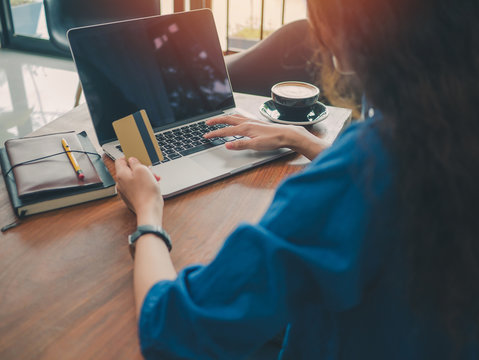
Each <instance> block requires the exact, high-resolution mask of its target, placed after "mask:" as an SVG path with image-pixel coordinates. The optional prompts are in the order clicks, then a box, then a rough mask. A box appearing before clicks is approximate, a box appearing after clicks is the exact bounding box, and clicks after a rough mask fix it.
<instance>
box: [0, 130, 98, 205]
mask: <svg viewBox="0 0 479 360" xmlns="http://www.w3.org/2000/svg"><path fill="white" fill-rule="evenodd" d="M62 139H65V140H66V141H67V143H68V144H69V145H70V149H71V150H72V154H73V155H74V157H75V159H76V160H77V162H78V164H79V166H80V168H81V170H82V171H83V174H84V176H85V177H84V179H83V180H82V179H79V178H78V176H77V174H76V172H75V170H74V168H73V166H72V164H71V162H70V160H69V158H68V156H67V154H66V152H65V150H64V149H63V146H62V142H61V141H62ZM5 150H6V152H7V155H8V159H9V160H10V164H11V166H12V168H13V169H12V171H13V176H14V177H15V183H16V186H17V192H18V196H19V197H20V198H25V197H30V196H37V195H41V194H43V193H51V192H55V191H65V190H68V189H74V188H79V187H94V186H100V185H102V181H101V179H100V177H99V176H98V173H97V171H96V169H95V167H94V166H93V164H92V162H91V160H90V158H89V157H88V155H87V154H84V153H79V152H75V150H78V151H83V147H82V145H81V143H80V141H79V139H78V137H77V134H76V133H75V132H65V133H55V134H49V135H43V136H35V137H25V138H20V139H11V140H7V141H6V142H5ZM55 154H56V155H55ZM52 155H53V156H52ZM43 157H46V158H44V159H41V160H36V159H39V158H43ZM15 165H17V166H15ZM10 176H11V175H10Z"/></svg>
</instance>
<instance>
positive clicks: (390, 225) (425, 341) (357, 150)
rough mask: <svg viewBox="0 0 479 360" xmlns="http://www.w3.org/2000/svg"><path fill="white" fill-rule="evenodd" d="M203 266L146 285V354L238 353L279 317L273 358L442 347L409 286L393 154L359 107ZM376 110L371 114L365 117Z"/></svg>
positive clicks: (393, 355)
mask: <svg viewBox="0 0 479 360" xmlns="http://www.w3.org/2000/svg"><path fill="white" fill-rule="evenodd" d="M365 115H366V119H365V121H364V122H361V123H356V124H353V125H351V126H349V128H348V129H347V130H346V131H345V132H344V133H343V134H342V135H340V136H339V137H338V139H337V140H336V141H335V143H334V144H333V145H332V146H331V147H330V148H329V149H327V150H325V151H324V152H323V153H321V154H320V155H319V156H318V157H317V158H316V159H315V160H314V161H313V162H312V163H311V164H310V165H309V166H308V167H307V168H305V169H304V170H303V171H302V172H301V173H298V174H296V175H294V176H291V177H290V178H288V179H287V180H286V181H284V182H283V183H282V184H281V185H280V187H279V188H278V190H277V193H276V195H275V197H274V199H273V201H272V203H271V205H270V207H269V209H268V210H267V211H266V213H265V214H264V216H263V218H262V219H261V220H260V221H259V223H257V224H246V223H244V224H241V225H239V226H238V228H237V229H236V230H235V231H234V232H233V233H232V234H231V235H230V236H229V237H228V238H227V240H226V241H225V243H224V246H223V247H222V249H221V250H220V252H219V253H218V255H217V256H216V258H215V259H214V260H213V261H212V262H211V264H209V265H207V266H191V267H188V268H186V269H184V270H183V271H181V272H180V273H179V275H178V278H177V279H176V280H174V281H161V282H159V283H157V284H156V285H154V286H153V287H152V288H151V290H150V291H149V293H148V294H147V296H146V299H145V301H144V304H143V307H142V311H141V317H140V323H139V336H140V343H141V350H142V353H143V355H144V356H145V358H147V359H154V358H161V359H240V358H245V357H248V356H250V355H251V354H253V353H254V352H255V351H257V350H258V349H260V348H261V347H262V345H263V344H264V343H265V342H267V341H268V340H269V339H271V338H273V337H274V336H275V335H276V334H278V333H280V332H281V331H282V330H284V329H285V328H286V332H285V336H284V341H283V346H282V349H281V351H280V352H279V353H276V354H272V356H274V357H276V358H281V359H426V358H429V359H433V358H443V357H444V355H445V354H447V353H448V351H450V349H449V347H448V345H447V341H445V338H444V336H443V334H442V333H440V332H439V331H436V330H435V324H434V322H433V321H431V322H427V321H426V322H424V321H422V320H418V319H417V318H416V317H415V316H413V314H412V311H411V310H410V309H409V306H408V301H407V297H406V296H405V290H404V289H405V285H404V276H403V275H402V274H403V271H402V268H401V261H400V260H398V261H396V258H397V256H394V255H393V254H395V253H397V251H395V249H396V247H397V245H398V244H400V242H399V241H400V239H398V236H397V234H398V230H399V229H400V224H399V223H398V220H397V216H396V214H395V212H396V199H395V191H394V181H393V179H394V172H393V165H392V164H393V162H392V160H391V159H390V158H389V156H388V153H387V151H386V150H385V147H384V146H383V144H382V143H381V139H380V137H379V136H378V134H377V132H376V130H375V124H376V122H378V121H380V119H379V117H380V114H379V113H378V112H376V114H375V115H374V111H370V112H366V114H365ZM368 115H372V116H373V117H369V116H368Z"/></svg>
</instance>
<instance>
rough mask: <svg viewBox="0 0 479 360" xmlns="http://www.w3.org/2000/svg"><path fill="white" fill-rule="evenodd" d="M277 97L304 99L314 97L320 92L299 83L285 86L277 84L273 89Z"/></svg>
mask: <svg viewBox="0 0 479 360" xmlns="http://www.w3.org/2000/svg"><path fill="white" fill-rule="evenodd" d="M273 92H274V93H275V94H276V95H279V96H283V97H286V98H293V99H303V98H309V97H311V96H314V95H316V94H317V93H318V90H317V89H316V88H314V87H313V86H311V85H308V84H305V83H299V82H290V83H284V84H277V85H276V86H274V88H273Z"/></svg>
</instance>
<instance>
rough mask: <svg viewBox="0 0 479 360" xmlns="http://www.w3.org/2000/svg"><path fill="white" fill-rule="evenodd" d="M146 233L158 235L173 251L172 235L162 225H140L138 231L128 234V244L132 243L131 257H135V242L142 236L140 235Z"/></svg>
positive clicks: (169, 249)
mask: <svg viewBox="0 0 479 360" xmlns="http://www.w3.org/2000/svg"><path fill="white" fill-rule="evenodd" d="M145 234H154V235H156V236H158V237H159V238H160V239H161V240H163V241H164V243H165V245H166V247H167V248H168V251H171V239H170V235H168V233H167V232H166V231H165V230H163V228H162V227H161V226H158V225H139V226H138V227H137V228H136V231H135V232H134V233H133V234H131V235H129V236H128V244H130V254H131V257H132V258H134V257H135V244H136V240H138V239H139V238H140V236H142V235H145Z"/></svg>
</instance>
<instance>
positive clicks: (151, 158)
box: [113, 110, 163, 166]
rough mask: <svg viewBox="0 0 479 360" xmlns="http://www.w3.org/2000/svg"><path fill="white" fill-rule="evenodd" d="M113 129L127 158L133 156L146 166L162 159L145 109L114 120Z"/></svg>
mask: <svg viewBox="0 0 479 360" xmlns="http://www.w3.org/2000/svg"><path fill="white" fill-rule="evenodd" d="M113 129H114V130H115V133H116V136H117V137H118V140H119V141H120V146H121V150H122V151H123V153H124V154H125V157H126V158H127V159H128V158H130V157H135V158H137V159H138V160H139V161H140V162H141V163H142V164H143V165H146V166H150V165H155V164H158V163H159V162H160V161H162V160H163V154H162V153H161V149H160V147H159V146H158V142H157V141H156V138H155V134H154V133H153V128H152V127H151V123H150V120H149V119H148V115H147V114H146V111H145V110H140V111H137V112H136V113H134V114H131V115H128V116H125V117H124V118H121V119H119V120H116V121H114V122H113Z"/></svg>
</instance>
